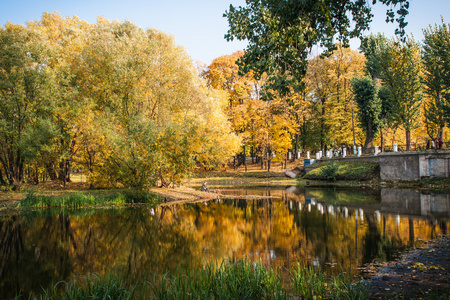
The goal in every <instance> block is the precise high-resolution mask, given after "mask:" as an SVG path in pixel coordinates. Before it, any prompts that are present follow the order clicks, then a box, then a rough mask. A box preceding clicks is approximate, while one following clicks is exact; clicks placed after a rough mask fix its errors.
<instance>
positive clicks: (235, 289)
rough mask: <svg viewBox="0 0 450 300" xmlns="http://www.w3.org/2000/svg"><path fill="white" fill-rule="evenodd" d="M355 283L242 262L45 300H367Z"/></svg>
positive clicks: (99, 284) (86, 287)
mask: <svg viewBox="0 0 450 300" xmlns="http://www.w3.org/2000/svg"><path fill="white" fill-rule="evenodd" d="M349 278H350V279H351V278H352V276H351V275H350V276H345V274H344V273H342V274H339V275H335V276H327V274H326V273H324V272H323V271H321V270H320V269H318V268H312V267H309V266H306V265H302V264H297V265H295V266H294V267H293V268H292V269H291V270H290V272H289V273H288V274H286V273H283V272H282V270H281V269H280V268H277V269H273V268H272V267H267V266H264V265H262V264H260V263H255V262H249V261H244V260H238V261H225V262H223V263H222V264H220V265H217V264H215V263H207V264H205V265H204V266H188V267H185V268H181V267H180V268H178V269H177V270H176V271H175V272H174V273H172V274H171V273H166V274H164V275H162V276H157V275H155V276H154V277H153V279H152V281H150V282H147V283H146V284H140V283H139V285H138V284H136V285H135V286H134V287H132V288H127V286H128V285H127V284H125V279H120V278H118V277H116V276H109V277H106V278H101V277H98V276H96V275H88V276H86V277H83V278H82V280H79V279H77V280H75V281H72V282H71V283H58V284H56V285H55V286H53V287H52V288H51V289H49V290H46V291H45V293H44V296H42V297H41V299H181V300H183V299H208V300H209V299H367V298H368V288H369V286H368V285H367V284H365V283H364V282H362V281H360V282H352V281H351V280H350V279H349Z"/></svg>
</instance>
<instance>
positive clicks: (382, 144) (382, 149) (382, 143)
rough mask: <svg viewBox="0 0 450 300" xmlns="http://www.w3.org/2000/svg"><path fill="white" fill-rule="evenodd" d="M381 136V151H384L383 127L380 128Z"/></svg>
mask: <svg viewBox="0 0 450 300" xmlns="http://www.w3.org/2000/svg"><path fill="white" fill-rule="evenodd" d="M380 138H381V152H384V137H383V128H380Z"/></svg>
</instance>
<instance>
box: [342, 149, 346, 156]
mask: <svg viewBox="0 0 450 300" xmlns="http://www.w3.org/2000/svg"><path fill="white" fill-rule="evenodd" d="M346 155H347V149H345V148H342V157H345V156H346Z"/></svg>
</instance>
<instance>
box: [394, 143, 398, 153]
mask: <svg viewBox="0 0 450 300" xmlns="http://www.w3.org/2000/svg"><path fill="white" fill-rule="evenodd" d="M397 151H398V146H397V144H394V152H397Z"/></svg>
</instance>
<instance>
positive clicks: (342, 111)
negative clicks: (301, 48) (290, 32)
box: [306, 44, 365, 149]
mask: <svg viewBox="0 0 450 300" xmlns="http://www.w3.org/2000/svg"><path fill="white" fill-rule="evenodd" d="M364 62H365V58H364V55H362V54H360V53H358V52H357V51H354V50H351V49H350V48H344V47H342V46H341V45H339V44H338V45H337V49H336V50H335V51H333V52H332V53H331V55H330V56H328V57H325V58H322V57H320V56H317V57H315V58H313V59H312V60H310V63H309V66H308V72H307V76H306V86H307V94H306V95H307V98H308V99H309V101H310V104H311V105H310V109H311V110H312V111H311V116H315V117H314V118H315V119H316V121H313V122H314V123H313V124H312V126H314V128H315V130H314V131H315V134H316V135H317V136H318V138H317V139H318V140H317V143H319V144H320V148H321V149H324V148H325V147H326V145H333V146H339V145H341V144H351V143H352V142H353V144H355V143H356V137H357V136H358V133H359V131H360V128H358V127H356V126H355V125H356V118H355V116H356V115H355V110H356V106H355V105H354V103H353V97H352V92H351V85H350V80H351V78H352V77H353V76H355V75H357V74H358V73H360V74H362V73H363V71H364Z"/></svg>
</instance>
